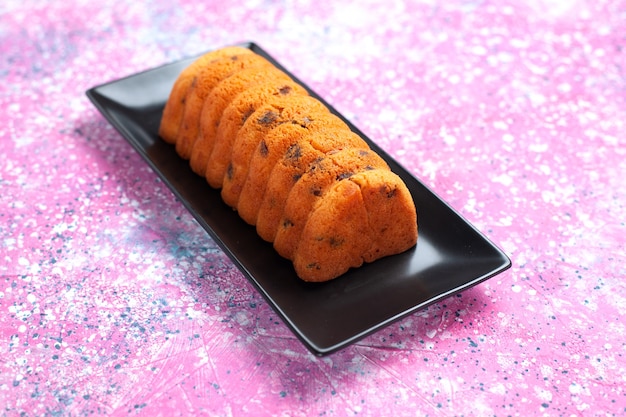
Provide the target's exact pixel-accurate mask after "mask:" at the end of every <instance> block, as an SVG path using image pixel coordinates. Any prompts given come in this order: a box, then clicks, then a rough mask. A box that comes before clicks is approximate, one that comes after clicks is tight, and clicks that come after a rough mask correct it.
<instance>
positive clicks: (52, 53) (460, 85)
mask: <svg viewBox="0 0 626 417" xmlns="http://www.w3.org/2000/svg"><path fill="white" fill-rule="evenodd" d="M144 3H145V4H144ZM241 40H253V41H255V42H258V43H259V44H260V45H261V46H262V47H264V48H265V49H267V50H268V51H269V52H270V53H271V54H272V55H273V56H275V57H276V58H277V59H278V60H279V61H280V62H281V63H283V64H284V65H285V66H286V67H287V68H288V69H290V70H292V71H293V72H294V73H295V74H296V75H297V76H299V77H300V78H302V79H303V80H304V81H305V82H307V83H308V84H309V85H311V86H312V87H313V88H314V89H315V90H316V91H317V92H318V93H320V94H321V95H322V96H323V97H324V98H326V99H327V100H328V101H329V102H331V103H332V104H333V105H335V106H336V107H337V108H338V109H339V110H340V111H341V112H342V113H343V114H344V115H346V116H347V117H349V118H350V119H351V120H352V121H353V122H354V123H355V124H356V125H357V126H359V127H360V128H361V129H362V130H363V131H364V132H365V133H367V134H368V135H369V136H370V137H372V138H373V139H374V140H376V141H377V142H378V143H379V144H380V145H381V146H382V147H384V148H385V149H386V150H387V151H389V153H390V154H392V155H393V156H394V157H395V158H396V159H398V160H399V161H400V162H401V163H402V164H403V165H404V166H406V167H407V168H408V169H409V170H410V171H411V172H413V173H414V174H415V175H416V176H417V177H418V178H420V179H421V180H423V181H424V182H425V183H426V184H428V185H429V186H430V187H432V188H433V190H434V191H435V192H437V193H438V194H439V195H441V196H442V197H443V198H444V199H445V200H446V201H447V202H449V203H450V204H451V205H452V206H453V207H454V208H455V209H457V210H458V211H459V212H460V213H461V214H462V215H463V216H465V217H466V218H467V219H468V220H470V221H471V222H472V223H473V224H474V225H476V226H477V227H478V228H479V229H480V230H481V231H483V232H484V233H485V234H486V235H487V236H488V237H489V238H490V239H492V240H493V241H494V242H495V243H496V244H498V245H499V246H501V247H502V248H503V249H504V250H505V251H506V252H507V254H509V255H510V257H511V258H512V261H513V267H512V269H510V270H509V271H507V272H505V273H503V274H501V275H498V276H497V277H495V278H493V279H491V280H489V281H487V282H485V283H483V284H481V285H479V286H477V287H474V288H472V289H470V290H468V291H466V292H464V293H462V295H461V296H459V297H454V298H451V299H448V300H445V301H442V302H440V303H437V304H435V305H433V306H431V307H429V308H427V309H425V310H423V311H420V312H418V313H416V314H414V315H412V316H410V317H407V318H405V319H403V320H401V321H399V322H397V323H395V324H393V325H391V326H390V327H388V328H386V329H385V330H383V331H380V332H378V333H376V334H374V335H372V336H370V337H367V338H366V339H364V340H362V341H360V342H359V343H357V344H356V345H354V346H351V347H349V348H347V349H345V350H343V351H340V352H338V353H336V354H334V355H332V356H329V357H326V358H321V359H320V358H317V357H315V356H313V355H312V354H310V353H309V352H308V351H307V350H306V349H305V348H304V347H303V345H302V344H301V343H300V342H299V341H298V340H296V339H295V337H294V336H293V335H292V334H291V332H290V331H289V330H288V329H287V328H286V326H285V325H284V324H283V323H282V322H281V321H280V320H279V319H278V318H277V316H276V314H275V313H274V312H273V311H272V310H271V308H270V307H268V305H267V304H266V302H265V301H264V300H263V298H262V297H261V296H260V295H259V294H258V293H257V292H256V291H255V290H254V289H253V288H252V287H251V285H249V284H248V282H247V281H246V279H245V278H244V277H243V275H242V274H241V273H240V272H239V271H238V270H237V269H236V268H235V267H234V266H233V265H232V263H231V262H230V261H229V260H228V258H227V257H226V256H225V255H224V254H223V253H222V252H221V251H220V250H219V249H218V248H217V246H216V245H215V244H214V243H213V242H212V241H211V240H210V239H209V238H208V236H207V234H206V233H205V232H204V230H203V229H202V228H201V227H199V225H198V224H197V223H196V222H195V221H194V220H193V219H192V217H191V216H190V215H189V213H187V212H186V211H185V209H184V208H183V207H182V205H181V204H180V202H178V201H176V199H175V198H174V197H173V195H172V194H171V193H170V192H169V190H168V189H167V188H166V187H165V186H164V184H162V183H161V182H160V181H159V180H157V177H156V175H155V174H154V173H153V172H152V171H151V170H150V168H149V167H148V166H147V165H146V164H145V163H144V162H143V160H142V159H141V158H140V157H139V156H138V155H137V154H136V153H135V152H134V151H133V150H132V148H131V147H130V146H129V145H128V144H127V143H126V142H125V141H124V140H123V139H122V138H121V136H120V135H119V134H118V133H117V132H116V131H115V130H114V129H113V128H112V127H110V126H109V125H108V124H107V123H106V121H105V120H104V119H103V117H102V116H101V115H100V114H99V113H98V112H97V111H96V110H95V108H94V107H93V106H92V105H91V104H90V103H89V102H88V100H87V98H86V97H85V95H84V91H85V90H87V89H88V88H90V87H92V86H94V85H97V84H101V83H104V82H107V81H110V80H113V79H116V78H119V77H121V76H125V75H130V74H132V73H135V72H138V71H141V70H144V69H147V68H151V67H154V66H157V65H160V64H162V63H167V62H171V61H174V60H177V59H179V58H181V57H185V56H189V55H193V54H197V53H200V52H203V51H205V50H208V49H211V48H215V47H219V46H222V45H225V44H230V43H233V42H237V41H241ZM625 48H626V1H624V0H614V1H608V0H605V1H582V0H577V1H560V0H545V1H541V0H533V1H530V2H523V1H521V0H520V1H515V0H504V1H495V0H491V1H490V0H486V1H464V0H453V1H447V2H443V1H441V2H436V1H434V0H429V1H427V0H424V1H414V2H409V1H396V2H388V1H368V2H358V3H357V2H355V3H352V4H350V3H343V2H328V3H322V4H320V3H319V2H310V3H309V4H292V3H291V2H258V1H247V2H243V3H242V4H241V5H239V6H237V7H231V6H227V5H225V3H223V2H217V1H213V2H197V3H193V2H189V1H180V2H170V1H165V0H154V1H151V2H126V1H109V2H80V1H76V0H67V1H63V2H60V1H58V2H47V3H45V2H39V1H35V0H26V1H15V0H9V1H8V2H7V1H5V2H3V3H2V5H1V6H0V57H1V58H0V63H1V65H0V81H1V82H0V153H1V154H2V155H3V158H2V162H1V163H0V238H1V240H0V404H1V405H2V408H1V409H0V414H2V415H8V416H13V415H20V413H23V415H87V414H116V415H128V414H131V415H135V414H146V415H163V416H171V415H193V414H206V415H216V416H230V415H234V416H237V415H245V414H250V415H256V416H262V415H290V416H305V415H327V416H329V415H357V414H358V415H394V416H401V415H430V416H451V415H495V416H509V415H512V416H527V415H549V416H571V415H585V416H586V415H600V416H614V415H615V416H617V415H624V414H625V413H626V377H625V376H624V375H626V359H625V356H626V343H625V342H624V340H625V334H624V333H625V331H624V327H625V325H626V323H625V319H624V317H623V316H622V313H623V312H624V311H625V309H626V289H625V284H624V276H625V275H626V270H625V265H626V263H625V261H624V259H625V257H626V256H625V255H626V253H625V250H624V240H625V239H624V235H625V232H626V227H625V225H624V218H625V207H624V206H625V204H626V186H625V185H624V184H625V183H626V182H625V180H624V178H625V177H626V162H624V161H625V160H626V158H625V154H626V133H625V125H624V124H625V122H624V121H625V120H626V73H625V71H626V54H625ZM313 314H314V312H313Z"/></svg>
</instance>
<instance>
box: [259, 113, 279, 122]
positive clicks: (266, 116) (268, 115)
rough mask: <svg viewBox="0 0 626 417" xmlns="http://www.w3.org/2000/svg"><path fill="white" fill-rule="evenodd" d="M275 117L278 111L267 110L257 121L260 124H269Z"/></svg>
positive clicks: (276, 117)
mask: <svg viewBox="0 0 626 417" xmlns="http://www.w3.org/2000/svg"><path fill="white" fill-rule="evenodd" d="M276 119H278V113H276V112H274V111H272V110H268V111H266V112H265V114H264V115H263V116H261V117H259V119H258V122H259V123H260V124H262V125H269V124H272V123H274V122H275V121H276Z"/></svg>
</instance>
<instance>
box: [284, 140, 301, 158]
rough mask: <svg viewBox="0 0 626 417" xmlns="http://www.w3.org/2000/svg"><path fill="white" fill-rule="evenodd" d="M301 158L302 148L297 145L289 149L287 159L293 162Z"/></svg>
mask: <svg viewBox="0 0 626 417" xmlns="http://www.w3.org/2000/svg"><path fill="white" fill-rule="evenodd" d="M301 156H302V148H301V147H300V145H298V144H297V143H294V144H293V145H291V146H290V147H289V149H287V152H285V157H286V158H287V159H290V160H293V161H297V160H298V159H300V157H301Z"/></svg>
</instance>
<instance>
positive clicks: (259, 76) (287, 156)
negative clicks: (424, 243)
mask: <svg viewBox="0 0 626 417" xmlns="http://www.w3.org/2000/svg"><path fill="white" fill-rule="evenodd" d="M159 135H160V136H161V137H162V138H163V140H164V141H166V142H167V143H170V144H172V145H173V146H174V147H175V151H176V152H177V153H178V154H179V155H180V157H181V158H184V159H189V160H190V161H189V163H190V166H191V169H192V170H193V171H194V172H195V173H197V174H198V175H200V176H203V177H205V179H206V181H207V183H208V186H210V187H213V188H216V189H220V190H221V191H220V193H221V196H222V199H223V200H224V202H225V203H226V204H227V205H229V206H231V207H232V208H233V209H234V210H236V211H237V212H238V213H239V215H240V217H241V218H242V221H245V222H247V223H249V224H250V225H252V226H254V227H255V228H256V231H257V233H258V234H259V236H260V237H261V238H262V239H264V240H266V241H268V242H271V243H272V244H273V247H274V249H275V250H276V252H277V253H278V254H279V255H281V256H283V257H285V258H287V259H289V260H290V261H292V263H293V266H294V271H295V273H296V275H297V276H298V277H299V278H300V279H302V280H304V281H308V282H324V281H329V280H331V279H335V278H337V277H339V276H341V275H343V274H344V273H345V272H347V271H348V270H350V269H351V268H358V267H361V266H362V265H363V263H368V262H374V261H376V260H377V259H380V258H382V257H385V256H390V255H395V254H399V253H402V252H404V251H406V250H408V249H410V248H411V247H413V246H414V245H415V243H416V241H417V235H418V232H417V211H416V208H415V205H414V203H413V199H412V196H411V194H410V192H409V190H408V188H407V187H406V185H405V184H404V182H403V181H402V179H401V178H400V177H399V176H397V175H396V174H395V173H393V172H392V171H391V170H390V169H389V166H388V165H387V163H386V162H385V161H384V160H383V158H381V157H380V156H379V155H377V154H376V153H375V152H374V151H373V150H371V149H370V147H369V146H368V144H367V142H365V141H364V140H363V139H362V138H361V137H360V136H359V135H357V134H356V133H354V132H353V131H351V130H350V128H349V127H348V125H347V124H346V123H345V122H344V121H342V120H341V119H340V118H339V117H337V116H336V115H334V114H332V113H331V112H330V111H329V109H328V108H327V107H326V106H325V105H324V104H323V103H322V102H321V101H320V100H318V99H316V98H314V97H312V96H311V95H309V93H308V92H307V90H306V89H305V88H304V87H302V86H301V85H299V84H298V83H296V82H295V81H294V80H292V79H291V78H290V77H289V76H288V75H287V74H286V73H285V72H283V71H281V70H279V69H278V68H276V67H274V66H273V65H272V64H271V63H270V62H269V61H268V60H267V59H265V58H263V57H261V56H260V55H258V54H256V53H254V52H252V51H251V50H250V49H247V48H243V47H238V46H232V47H226V48H222V49H220V50H217V51H213V52H209V53H207V54H205V55H202V56H201V57H199V58H198V59H197V60H195V61H194V62H193V63H192V64H191V65H190V66H189V67H187V68H186V69H185V70H183V71H182V72H181V74H180V75H179V77H178V78H177V80H176V82H175V83H174V85H173V87H172V90H171V93H170V96H169V98H168V100H167V102H166V104H165V108H164V110H163V116H162V119H161V124H160V127H159Z"/></svg>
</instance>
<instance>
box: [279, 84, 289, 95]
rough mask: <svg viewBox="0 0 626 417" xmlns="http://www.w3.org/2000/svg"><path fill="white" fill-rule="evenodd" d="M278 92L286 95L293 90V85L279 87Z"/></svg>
mask: <svg viewBox="0 0 626 417" xmlns="http://www.w3.org/2000/svg"><path fill="white" fill-rule="evenodd" d="M278 92H279V93H280V94H282V95H283V96H286V95H287V94H289V93H290V92H291V87H290V86H288V85H285V86H282V87H280V88H279V89H278Z"/></svg>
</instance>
